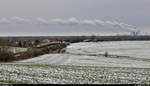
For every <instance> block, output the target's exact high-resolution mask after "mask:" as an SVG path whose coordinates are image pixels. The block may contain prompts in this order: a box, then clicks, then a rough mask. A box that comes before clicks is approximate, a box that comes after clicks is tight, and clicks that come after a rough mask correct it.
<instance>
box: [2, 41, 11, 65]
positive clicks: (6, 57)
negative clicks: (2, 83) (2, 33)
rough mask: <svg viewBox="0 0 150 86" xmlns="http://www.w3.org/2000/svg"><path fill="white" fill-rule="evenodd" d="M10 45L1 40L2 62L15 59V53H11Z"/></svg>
mask: <svg viewBox="0 0 150 86" xmlns="http://www.w3.org/2000/svg"><path fill="white" fill-rule="evenodd" d="M9 48H10V43H9V42H8V41H2V40H0V61H4V62H6V61H9V60H11V59H13V57H14V56H13V53H12V52H9Z"/></svg>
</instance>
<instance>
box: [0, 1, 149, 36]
mask: <svg viewBox="0 0 150 86" xmlns="http://www.w3.org/2000/svg"><path fill="white" fill-rule="evenodd" d="M149 10H150V0H0V35H72V34H73V35H79V34H80V35H84V34H88V33H89V34H93V33H97V34H104V35H105V34H113V33H120V32H121V33H124V32H130V30H129V29H130V28H131V29H132V27H129V26H130V25H131V26H136V27H137V29H139V30H141V32H144V31H145V32H146V33H150V11H149ZM95 20H98V21H100V22H97V21H95ZM116 22H117V23H116ZM102 23H104V24H105V25H103V24H102ZM95 24H96V25H95ZM97 24H98V25H97ZM116 25H117V26H118V27H116ZM122 25H124V26H123V27H122ZM126 28H127V29H126ZM131 31H132V30H131Z"/></svg>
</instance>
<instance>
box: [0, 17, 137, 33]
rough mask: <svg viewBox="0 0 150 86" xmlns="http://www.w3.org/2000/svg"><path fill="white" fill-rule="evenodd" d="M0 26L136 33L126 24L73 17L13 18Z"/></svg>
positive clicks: (1, 21) (134, 27)
mask: <svg viewBox="0 0 150 86" xmlns="http://www.w3.org/2000/svg"><path fill="white" fill-rule="evenodd" d="M1 24H35V25H52V24H56V25H74V26H75V25H90V26H99V27H101V26H103V27H111V28H114V29H115V28H119V29H124V30H128V31H132V32H137V31H138V30H137V29H136V26H134V25H130V24H126V23H123V22H117V21H109V20H108V21H103V20H100V19H94V20H89V19H78V18H75V17H71V18H68V19H62V18H55V19H44V18H41V17H38V18H35V19H26V18H22V17H17V16H13V17H11V18H1V19H0V25H1Z"/></svg>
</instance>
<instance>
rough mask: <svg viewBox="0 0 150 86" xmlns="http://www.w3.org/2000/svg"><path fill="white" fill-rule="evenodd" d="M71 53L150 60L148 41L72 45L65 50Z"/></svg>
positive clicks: (149, 44) (149, 42)
mask: <svg viewBox="0 0 150 86" xmlns="http://www.w3.org/2000/svg"><path fill="white" fill-rule="evenodd" d="M67 51H68V52H72V53H85V54H86V53H94V54H104V53H105V52H106V51H107V52H108V53H109V54H113V55H124V56H133V57H138V58H149V59H150V41H108V42H82V43H74V44H72V45H70V46H68V48H67Z"/></svg>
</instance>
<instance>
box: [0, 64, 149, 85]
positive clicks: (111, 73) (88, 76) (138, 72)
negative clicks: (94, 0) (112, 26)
mask: <svg viewBox="0 0 150 86" xmlns="http://www.w3.org/2000/svg"><path fill="white" fill-rule="evenodd" d="M149 76H150V69H146V68H145V69H142V68H121V67H120V68H115V67H93V66H65V65H60V66H55V65H25V64H24V65H22V64H0V82H2V83H12V84H14V83H17V84H47V83H51V84H58V83H60V84H87V83H88V84H101V83H102V84H106V83H111V84H114V83H116V84H119V83H120V84H135V83H136V84H138V83H140V84H142V83H143V84H150V77H149Z"/></svg>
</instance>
